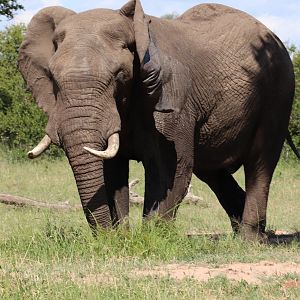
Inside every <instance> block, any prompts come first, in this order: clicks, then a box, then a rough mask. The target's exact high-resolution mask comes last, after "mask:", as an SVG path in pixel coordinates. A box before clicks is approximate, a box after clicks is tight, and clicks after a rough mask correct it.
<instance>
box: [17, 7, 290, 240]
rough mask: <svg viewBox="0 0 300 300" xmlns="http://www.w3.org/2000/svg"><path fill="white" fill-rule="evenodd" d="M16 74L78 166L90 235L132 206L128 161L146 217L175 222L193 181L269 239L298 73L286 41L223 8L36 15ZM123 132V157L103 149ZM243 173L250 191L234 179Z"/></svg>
mask: <svg viewBox="0 0 300 300" xmlns="http://www.w3.org/2000/svg"><path fill="white" fill-rule="evenodd" d="M19 69H20V71H21V73H22V74H23V76H24V79H25V80H26V82H27V85H28V87H29V89H31V91H32V93H33V95H34V97H35V99H36V101H37V103H38V105H39V106H40V107H42V109H43V110H44V111H45V112H46V113H47V114H48V116H49V123H48V125H47V127H46V133H47V134H48V135H49V136H50V138H51V140H52V143H54V144H56V145H59V146H61V147H62V148H63V149H64V150H65V153H66V155H67V157H68V159H69V162H70V165H71V167H72V170H73V173H74V176H75V179H76V182H77V186H78V190H79V194H80V198H81V201H82V206H83V209H84V212H85V215H86V218H87V220H88V222H89V224H90V226H91V227H92V228H95V227H96V225H100V226H102V227H108V226H111V225H112V223H114V224H115V223H118V222H122V220H124V218H125V217H126V216H128V211H129V199H128V198H129V197H128V162H129V160H130V159H132V160H138V161H142V163H143V165H144V168H145V182H146V184H145V204H144V211H143V215H144V217H148V216H150V215H152V214H153V213H158V214H159V215H161V216H163V217H164V218H166V219H172V218H173V217H174V216H175V214H176V207H177V206H178V204H179V203H180V201H181V200H182V199H183V197H184V195H185V194H186V191H187V187H188V185H189V182H190V179H191V175H192V173H193V172H194V174H195V175H196V176H197V177H198V178H200V179H201V180H202V181H204V182H206V183H207V184H208V185H209V186H210V188H211V189H212V190H213V191H214V193H215V194H216V196H217V197H218V199H219V201H220V203H221V205H222V206H223V208H224V209H225V210H226V212H227V214H228V216H229V218H230V220H231V223H232V226H233V229H234V230H235V231H240V232H241V233H242V235H243V236H244V237H245V238H248V239H259V240H264V237H265V235H264V229H265V224H266V209H267V200H268V193H269V186H270V182H271V178H272V174H273V171H274V168H275V166H276V164H277V161H278V159H279V155H280V152H281V149H282V145H283V142H284V139H285V137H286V133H287V127H288V122H289V116H290V112H291V107H292V100H293V95H294V75H293V67H292V64H291V61H290V58H289V55H288V53H287V51H286V49H285V48H284V46H283V44H282V43H281V42H280V40H279V39H278V38H277V37H276V36H275V35H274V34H273V33H272V32H270V31H269V30H268V29H267V28H266V27H265V26H264V25H262V24H261V23H260V22H259V21H257V20H256V19H254V18H252V17H251V16H249V15H247V14H245V13H243V12H241V11H238V10H235V9H232V8H229V7H226V6H223V5H217V4H203V5H199V6H196V7H194V8H192V9H190V10H188V11H187V12H186V13H184V14H183V15H182V16H180V17H179V18H177V19H176V20H163V19H158V18H155V17H152V16H147V15H144V12H143V9H142V7H141V4H140V1H130V2H129V3H127V4H126V5H125V6H124V7H123V8H122V9H120V10H118V11H114V10H108V9H95V10H90V11H87V12H83V13H80V14H76V13H74V12H72V11H70V10H67V9H65V8H62V7H49V8H45V9H43V10H41V11H40V12H39V13H37V14H36V15H35V16H34V17H33V19H32V21H31V23H30V25H29V28H28V33H27V36H26V39H25V42H24V43H23V45H22V46H21V49H20V57H19ZM116 132H118V133H119V134H120V149H119V151H118V154H117V155H116V156H115V157H114V158H112V159H110V160H105V161H104V160H103V159H100V158H98V157H95V156H93V155H92V154H90V153H88V152H87V151H85V150H84V149H83V147H84V146H88V147H91V148H94V149H98V150H103V149H105V148H106V146H107V140H108V138H109V137H110V136H111V135H112V134H113V133H116ZM242 165H243V166H244V170H245V178H246V183H245V185H246V192H244V191H243V189H241V188H240V187H239V185H238V184H237V182H236V181H235V180H234V178H233V177H232V175H231V174H232V173H233V172H235V171H236V170H237V169H238V168H239V167H240V166H242Z"/></svg>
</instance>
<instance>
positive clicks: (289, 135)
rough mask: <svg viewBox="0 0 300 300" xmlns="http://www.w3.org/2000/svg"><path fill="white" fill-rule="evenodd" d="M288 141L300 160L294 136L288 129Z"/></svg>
mask: <svg viewBox="0 0 300 300" xmlns="http://www.w3.org/2000/svg"><path fill="white" fill-rule="evenodd" d="M286 141H287V143H288V144H289V146H290V147H291V149H292V150H293V152H294V153H295V155H296V156H297V158H298V160H300V154H299V152H298V150H297V148H296V146H295V144H294V142H293V139H292V136H291V133H290V131H288V134H287V137H286Z"/></svg>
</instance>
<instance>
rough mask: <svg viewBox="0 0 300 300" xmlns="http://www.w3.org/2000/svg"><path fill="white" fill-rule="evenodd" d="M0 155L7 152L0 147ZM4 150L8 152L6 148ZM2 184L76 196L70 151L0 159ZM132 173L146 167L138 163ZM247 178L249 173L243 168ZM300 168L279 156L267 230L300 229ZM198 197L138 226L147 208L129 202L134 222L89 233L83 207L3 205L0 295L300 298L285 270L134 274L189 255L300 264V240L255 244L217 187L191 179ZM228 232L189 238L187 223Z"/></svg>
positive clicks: (211, 261) (6, 188)
mask: <svg viewBox="0 0 300 300" xmlns="http://www.w3.org/2000/svg"><path fill="white" fill-rule="evenodd" d="M0 156H1V155H0ZM2 157H3V156H2ZM0 170H1V173H0V191H1V193H10V194H15V195H20V196H25V197H29V198H32V199H36V200H42V201H48V202H64V201H69V202H70V203H73V204H75V203H79V197H78V194H77V190H76V185H75V182H74V179H73V176H72V174H71V170H70V167H69V165H68V163H67V161H66V160H65V159H63V160H61V161H52V162H49V161H46V160H37V161H36V162H31V161H29V162H27V161H26V162H22V163H14V162H10V161H9V160H8V159H6V158H5V157H4V158H2V159H0ZM130 178H131V179H134V178H139V179H141V182H140V183H139V184H138V185H137V186H136V188H135V191H136V192H138V193H139V194H142V191H143V184H144V182H143V180H142V178H143V170H142V167H141V165H140V164H137V163H135V162H132V164H131V171H130ZM236 178H237V179H238V181H239V182H240V183H241V184H242V183H243V175H242V172H241V171H239V172H238V173H237V175H236ZM299 183H300V166H299V165H297V164H288V163H284V162H281V163H280V165H279V166H278V168H277V170H276V172H275V175H274V180H273V183H272V188H271V194H270V202H269V210H268V228H269V229H272V230H275V229H281V230H287V231H300V219H299V207H300V203H299V199H300V184H299ZM192 184H193V193H194V194H196V195H199V196H201V197H202V198H203V203H201V205H197V206H194V205H187V204H184V205H182V206H181V207H180V208H179V212H178V218H177V220H176V222H175V224H172V225H167V224H162V225H161V226H155V224H154V223H155V222H154V221H153V222H149V223H148V224H147V225H142V224H141V209H140V208H139V207H137V206H132V207H131V213H130V219H131V223H132V227H131V230H126V229H124V228H120V229H117V230H114V231H109V232H101V234H99V235H98V236H97V237H96V238H95V237H93V236H92V234H91V232H90V230H89V228H88V226H87V224H86V221H85V218H84V216H83V213H82V212H81V211H76V212H68V213H64V212H59V211H54V210H47V209H46V210H45V209H43V210H42V209H41V210H38V209H30V208H26V209H24V208H15V207H8V206H5V205H0V220H1V222H0V299H9V300H10V299H204V298H205V299H241V298H242V299H298V298H299V297H300V291H299V287H298V288H296V287H295V288H285V287H284V286H285V282H287V281H291V280H292V281H295V282H299V280H300V278H299V276H297V275H295V274H287V275H285V276H276V277H272V278H268V279H265V280H264V284H263V285H257V284H250V283H247V282H245V281H241V282H234V281H230V280H228V279H226V278H225V277H216V278H212V279H210V280H209V281H208V282H198V281H196V280H194V279H192V278H186V279H184V280H175V279H172V278H170V277H168V276H164V277H153V276H141V277H138V276H134V272H135V270H144V269H151V268H153V267H154V266H161V265H162V266H163V265H164V264H169V263H176V262H178V263H183V262H189V263H193V264H207V265H211V266H215V267H218V266H219V265H221V264H225V263H232V262H248V263H252V262H259V261H263V260H268V261H270V260H271V261H275V262H280V261H281V262H296V263H300V255H299V253H300V245H299V242H296V241H294V242H293V243H291V244H289V245H280V246H265V245H258V244H249V243H246V242H244V241H242V240H240V239H239V238H235V237H233V236H232V235H231V233H230V225H229V221H228V219H227V217H226V215H225V213H224V211H223V210H222V208H221V206H220V204H219V203H218V202H217V200H216V198H215V196H214V195H213V193H212V192H211V191H210V190H209V189H208V188H207V187H206V186H205V185H204V184H203V183H201V182H200V181H199V180H197V179H195V178H193V180H192ZM192 230H194V231H198V232H221V233H225V234H223V235H221V236H220V238H219V239H217V240H212V239H210V238H208V237H207V236H204V235H203V236H199V237H192V238H189V237H187V236H186V234H185V233H186V232H188V231H192Z"/></svg>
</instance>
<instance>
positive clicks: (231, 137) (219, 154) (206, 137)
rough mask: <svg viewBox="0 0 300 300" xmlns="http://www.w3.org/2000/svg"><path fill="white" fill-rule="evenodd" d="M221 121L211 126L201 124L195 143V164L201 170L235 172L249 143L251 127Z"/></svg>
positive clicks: (251, 134) (251, 132)
mask: <svg viewBox="0 0 300 300" xmlns="http://www.w3.org/2000/svg"><path fill="white" fill-rule="evenodd" d="M240 126H241V124H240V125H238V123H236V125H233V124H229V123H227V124H226V122H225V123H223V126H222V127H219V128H213V127H212V126H207V124H205V125H203V126H202V127H201V129H200V132H199V131H198V137H196V143H195V166H196V167H197V168H200V169H202V170H207V171H210V170H217V169H227V170H228V171H229V172H231V173H233V172H235V171H236V170H237V169H238V168H239V167H240V166H241V165H242V164H243V161H244V158H245V156H246V155H247V152H248V150H249V147H250V145H251V137H252V136H253V128H252V127H247V126H244V127H243V128H241V127H240Z"/></svg>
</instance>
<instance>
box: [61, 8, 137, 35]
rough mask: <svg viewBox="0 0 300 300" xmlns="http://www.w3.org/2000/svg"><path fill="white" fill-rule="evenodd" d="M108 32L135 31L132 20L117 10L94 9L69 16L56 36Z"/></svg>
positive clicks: (124, 32) (123, 32)
mask: <svg viewBox="0 0 300 300" xmlns="http://www.w3.org/2000/svg"><path fill="white" fill-rule="evenodd" d="M107 32H120V33H122V34H123V35H124V34H126V33H127V34H128V33H133V28H132V26H131V22H130V21H129V19H128V18H125V17H124V16H121V15H120V14H119V13H118V12H117V11H114V10H110V9H93V10H88V11H85V12H82V13H79V14H75V15H73V16H70V17H68V18H67V19H65V20H64V21H63V22H61V23H60V24H59V25H58V26H57V28H56V31H55V36H60V35H62V33H64V34H72V33H80V34H87V33H90V34H91V33H93V34H97V35H101V34H103V33H107Z"/></svg>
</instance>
